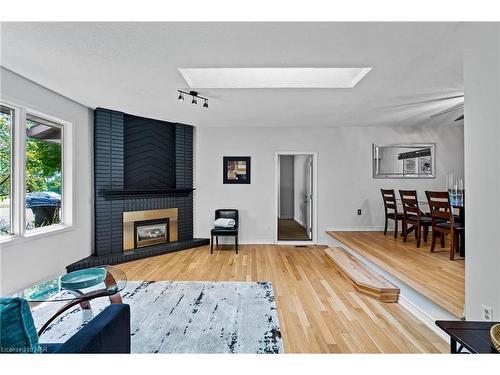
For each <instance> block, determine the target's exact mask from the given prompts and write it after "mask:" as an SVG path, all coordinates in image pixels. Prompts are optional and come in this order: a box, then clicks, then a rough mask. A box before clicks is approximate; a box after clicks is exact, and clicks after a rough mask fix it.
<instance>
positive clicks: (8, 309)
mask: <svg viewBox="0 0 500 375" xmlns="http://www.w3.org/2000/svg"><path fill="white" fill-rule="evenodd" d="M0 327H1V330H0V353H40V352H41V349H40V344H39V343H38V334H37V332H36V328H35V323H34V322H33V316H32V315H31V310H30V307H29V305H28V301H26V300H25V299H24V298H18V297H14V298H0Z"/></svg>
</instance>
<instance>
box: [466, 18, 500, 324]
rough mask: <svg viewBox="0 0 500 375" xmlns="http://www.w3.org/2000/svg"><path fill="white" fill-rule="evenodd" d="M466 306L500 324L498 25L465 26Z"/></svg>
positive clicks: (470, 315) (472, 316) (473, 316)
mask: <svg viewBox="0 0 500 375" xmlns="http://www.w3.org/2000/svg"><path fill="white" fill-rule="evenodd" d="M464 31H465V32H464V41H465V44H464V47H465V48H464V51H465V54H464V84H465V98H466V100H465V156H466V162H465V176H466V179H465V191H466V195H465V199H466V207H467V209H466V211H465V226H466V231H465V239H466V243H467V249H466V257H465V305H466V317H467V319H468V320H479V319H482V314H481V305H482V304H484V305H487V306H489V307H492V308H493V319H494V320H500V25H499V24H498V23H497V24H487V23H484V24H465V25H464Z"/></svg>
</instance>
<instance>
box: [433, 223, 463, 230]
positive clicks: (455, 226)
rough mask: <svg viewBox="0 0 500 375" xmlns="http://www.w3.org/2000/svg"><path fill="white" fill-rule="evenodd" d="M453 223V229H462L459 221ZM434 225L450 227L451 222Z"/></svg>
mask: <svg viewBox="0 0 500 375" xmlns="http://www.w3.org/2000/svg"><path fill="white" fill-rule="evenodd" d="M454 224H455V225H454V228H455V230H462V229H464V227H463V226H462V225H460V224H459V223H454ZM436 227H439V228H444V229H451V224H450V222H446V223H437V224H436Z"/></svg>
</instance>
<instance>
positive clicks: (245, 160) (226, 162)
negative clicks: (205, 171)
mask: <svg viewBox="0 0 500 375" xmlns="http://www.w3.org/2000/svg"><path fill="white" fill-rule="evenodd" d="M222 163H223V165H222V176H223V178H222V182H223V183H224V184H249V183H250V176H251V174H250V172H251V169H250V168H251V158H250V156H224V157H223V158H222ZM242 164H244V173H242V172H243V168H242ZM238 165H239V167H238ZM238 169H239V172H238V171H237V170H238Z"/></svg>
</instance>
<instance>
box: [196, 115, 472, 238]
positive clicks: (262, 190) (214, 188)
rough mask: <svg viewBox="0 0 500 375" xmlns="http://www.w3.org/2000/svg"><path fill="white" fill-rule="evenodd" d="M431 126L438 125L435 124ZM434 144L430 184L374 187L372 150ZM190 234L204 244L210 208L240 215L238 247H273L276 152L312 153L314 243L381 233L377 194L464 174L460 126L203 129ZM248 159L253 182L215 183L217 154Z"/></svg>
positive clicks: (439, 185) (438, 184)
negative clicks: (333, 236)
mask: <svg viewBox="0 0 500 375" xmlns="http://www.w3.org/2000/svg"><path fill="white" fill-rule="evenodd" d="M434 121H437V120H434ZM373 142H375V143H417V142H418V143H436V164H437V165H436V173H437V177H436V178H435V179H427V180H421V179H420V180H375V179H373V178H372V160H371V158H372V143H373ZM195 147H196V152H195V155H196V161H195V165H196V170H195V187H196V191H195V198H194V199H195V212H196V214H195V218H194V219H195V235H196V236H198V237H207V236H208V233H209V231H210V227H211V225H212V221H213V220H212V217H213V212H214V210H215V209H217V208H222V207H231V208H238V209H239V210H240V218H241V219H240V221H241V223H240V228H241V229H240V241H241V242H242V243H272V242H274V218H275V217H276V210H277V208H276V205H275V194H274V192H275V188H276V187H275V163H274V158H275V152H277V151H304V152H305V151H308V152H309V151H311V152H317V153H318V170H317V173H318V201H317V202H318V241H319V242H320V243H326V235H325V233H324V232H325V230H326V229H337V230H373V229H380V228H382V226H383V220H384V219H383V204H382V198H381V196H380V190H379V189H380V188H416V189H417V190H418V191H419V194H420V198H421V199H425V195H424V191H425V190H426V189H443V188H445V174H446V173H449V172H451V171H454V172H455V174H456V175H463V127H462V126H457V125H454V124H453V121H450V122H449V123H447V124H439V123H437V122H433V123H429V124H427V125H425V126H420V127H405V126H399V127H350V128H347V127H331V128H314V127H310V128H257V127H256V128H238V127H233V128H231V129H230V131H228V129H227V128H204V127H199V128H197V129H196V146H195ZM233 154H237V155H242V156H246V155H248V156H251V157H252V177H251V181H252V183H251V184H249V185H223V184H222V157H223V156H224V155H233ZM358 208H361V209H362V210H363V215H362V216H357V214H356V210H357V209H358Z"/></svg>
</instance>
